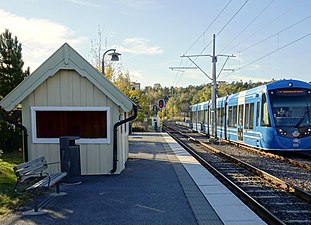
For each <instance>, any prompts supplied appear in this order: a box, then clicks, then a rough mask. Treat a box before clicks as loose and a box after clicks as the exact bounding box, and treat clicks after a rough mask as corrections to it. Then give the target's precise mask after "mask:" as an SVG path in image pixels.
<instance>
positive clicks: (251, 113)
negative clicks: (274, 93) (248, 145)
mask: <svg viewBox="0 0 311 225" xmlns="http://www.w3.org/2000/svg"><path fill="white" fill-rule="evenodd" d="M249 129H254V103H251V104H250V106H249Z"/></svg>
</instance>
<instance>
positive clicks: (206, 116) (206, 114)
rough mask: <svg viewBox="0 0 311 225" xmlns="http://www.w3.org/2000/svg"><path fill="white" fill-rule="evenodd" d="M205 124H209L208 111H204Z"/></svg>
mask: <svg viewBox="0 0 311 225" xmlns="http://www.w3.org/2000/svg"><path fill="white" fill-rule="evenodd" d="M204 123H205V124H206V123H208V110H207V109H206V110H204Z"/></svg>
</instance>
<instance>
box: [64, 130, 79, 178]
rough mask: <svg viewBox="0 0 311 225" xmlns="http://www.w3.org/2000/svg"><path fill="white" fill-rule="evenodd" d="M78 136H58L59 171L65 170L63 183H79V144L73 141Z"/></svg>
mask: <svg viewBox="0 0 311 225" xmlns="http://www.w3.org/2000/svg"><path fill="white" fill-rule="evenodd" d="M78 139H79V137H76V136H63V137H60V138H59V144H60V161H61V171H62V172H67V177H66V178H65V179H64V183H81V162H80V146H79V145H77V144H76V143H75V141H76V140H78Z"/></svg>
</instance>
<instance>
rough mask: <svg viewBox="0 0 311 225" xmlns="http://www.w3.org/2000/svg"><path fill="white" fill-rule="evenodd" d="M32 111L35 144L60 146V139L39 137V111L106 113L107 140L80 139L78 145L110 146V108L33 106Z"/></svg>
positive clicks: (33, 140)
mask: <svg viewBox="0 0 311 225" xmlns="http://www.w3.org/2000/svg"><path fill="white" fill-rule="evenodd" d="M30 109H31V128H32V142H33V143H36V144H37V143H38V144H39V143H47V144H54V143H55V144H58V143H59V138H38V137H37V117H36V112H37V111H105V112H107V121H106V122H107V138H80V139H79V140H77V141H76V143H77V144H103V143H104V144H110V141H111V140H110V126H111V124H110V107H70V106H33V107H31V108H30Z"/></svg>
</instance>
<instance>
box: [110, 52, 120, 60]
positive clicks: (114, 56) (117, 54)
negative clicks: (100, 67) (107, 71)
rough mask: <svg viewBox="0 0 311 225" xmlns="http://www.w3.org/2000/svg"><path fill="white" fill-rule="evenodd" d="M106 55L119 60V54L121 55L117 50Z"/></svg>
mask: <svg viewBox="0 0 311 225" xmlns="http://www.w3.org/2000/svg"><path fill="white" fill-rule="evenodd" d="M108 55H111V61H114V62H115V61H119V56H120V55H121V54H120V53H118V52H113V53H109V54H108Z"/></svg>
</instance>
